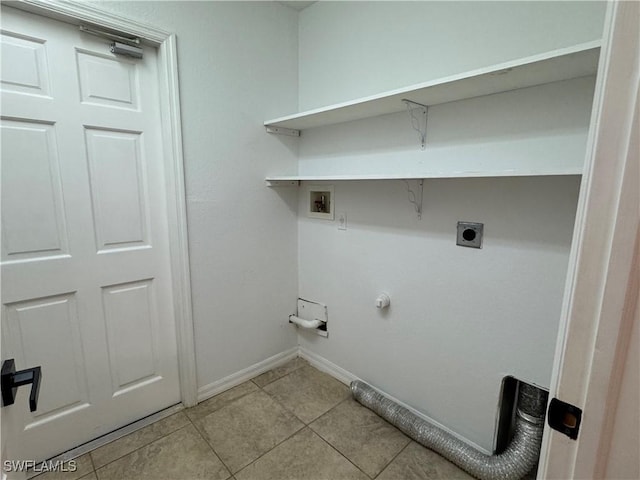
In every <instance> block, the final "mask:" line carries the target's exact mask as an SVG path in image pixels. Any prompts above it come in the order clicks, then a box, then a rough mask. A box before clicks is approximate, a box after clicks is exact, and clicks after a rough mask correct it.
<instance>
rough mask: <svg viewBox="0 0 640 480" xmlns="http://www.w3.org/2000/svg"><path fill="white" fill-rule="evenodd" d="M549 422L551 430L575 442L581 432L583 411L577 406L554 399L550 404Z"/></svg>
mask: <svg viewBox="0 0 640 480" xmlns="http://www.w3.org/2000/svg"><path fill="white" fill-rule="evenodd" d="M547 421H548V422H549V426H550V427H551V428H553V429H554V430H557V431H559V432H562V433H564V434H565V435H566V436H568V437H569V438H571V439H573V440H575V439H577V438H578V431H579V430H580V422H581V421H582V410H580V409H579V408H578V407H576V406H575V405H571V404H570V403H566V402H563V401H562V400H558V399H557V398H554V399H552V400H551V402H550V403H549V411H548V412H547Z"/></svg>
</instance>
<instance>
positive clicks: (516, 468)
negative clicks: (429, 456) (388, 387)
mask: <svg viewBox="0 0 640 480" xmlns="http://www.w3.org/2000/svg"><path fill="white" fill-rule="evenodd" d="M351 392H352V393H353V397H354V398H355V399H356V400H357V401H358V402H360V403H361V404H362V405H364V406H365V407H367V408H369V409H370V410H373V411H374V412H375V413H377V414H378V415H379V416H381V417H382V418H384V419H385V420H387V421H388V422H389V423H391V424H392V425H395V426H396V427H398V428H399V429H400V430H402V431H403V432H404V433H406V434H407V435H408V436H409V437H411V438H412V439H414V440H415V441H416V442H418V443H420V444H422V445H424V446H425V447H427V448H430V449H431V450H433V451H435V452H437V453H439V454H440V455H442V456H443V457H445V458H447V459H448V460H450V461H451V462H453V463H455V464H456V465H458V466H459V467H460V468H462V469H463V470H465V471H467V472H468V473H469V474H471V475H473V476H474V477H477V478H479V479H481V480H518V479H521V478H522V477H524V476H525V475H526V474H527V473H529V472H530V471H531V470H532V469H533V467H535V466H536V464H537V463H538V456H539V454H540V443H541V441H542V429H543V428H544V416H545V409H546V405H547V392H545V391H544V390H541V389H539V388H537V387H534V386H531V385H527V384H525V383H520V388H519V392H518V403H517V410H516V422H515V433H514V435H513V438H512V439H511V442H510V443H509V445H508V446H507V448H506V449H505V451H504V452H502V453H500V454H497V455H486V454H484V453H482V452H479V451H478V450H476V449H474V448H473V447H471V446H469V445H467V444H466V443H464V442H462V441H460V440H458V439H457V438H455V437H454V436H452V435H451V434H450V433H448V432H445V431H444V430H442V429H440V428H438V427H436V426H434V425H431V424H429V423H428V422H426V421H425V420H423V419H421V418H419V417H418V416H416V415H414V414H413V413H411V412H410V411H409V410H407V409H406V408H404V407H401V406H400V405H398V404H397V403H395V402H393V401H391V400H389V399H388V398H386V397H384V396H383V395H381V394H380V393H378V392H376V391H375V390H374V389H373V388H371V387H370V386H369V385H367V384H366V383H364V382H361V381H358V380H355V381H353V382H351Z"/></svg>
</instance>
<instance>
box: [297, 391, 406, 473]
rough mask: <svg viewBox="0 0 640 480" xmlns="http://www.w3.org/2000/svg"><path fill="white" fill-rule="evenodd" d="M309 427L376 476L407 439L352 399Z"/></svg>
mask: <svg viewBox="0 0 640 480" xmlns="http://www.w3.org/2000/svg"><path fill="white" fill-rule="evenodd" d="M309 426H310V427H311V428H312V429H313V430H314V431H315V432H316V433H317V434H318V435H320V436H321V437H322V438H324V439H325V440H326V441H327V442H329V443H330V444H331V445H333V447H335V448H336V449H337V450H338V451H339V452H340V453H342V454H343V455H344V456H345V457H347V458H348V459H349V460H351V461H352V462H353V463H354V464H356V465H357V466H358V467H360V469H361V470H362V471H363V472H365V473H366V474H367V475H369V476H370V477H375V476H376V475H378V474H379V473H380V472H381V471H382V469H383V468H384V467H386V466H387V464H388V463H389V462H390V461H391V460H393V458H394V457H395V456H396V455H397V454H398V453H400V451H401V450H402V449H403V448H404V447H406V446H407V444H408V443H409V441H410V439H409V438H408V437H406V436H405V435H404V434H403V433H402V432H400V430H398V429H397V428H395V427H394V426H393V425H391V424H389V423H387V422H386V421H384V420H383V419H382V418H380V417H379V416H378V415H376V414H375V413H373V412H372V411H371V410H369V409H368V408H365V407H363V406H362V405H360V404H359V403H358V402H356V401H355V400H352V399H348V400H345V401H344V402H342V403H341V404H340V405H338V406H337V407H335V408H333V409H331V410H330V411H329V412H327V413H326V414H324V415H323V416H322V417H320V418H319V419H317V420H316V421H315V422H313V423H312V424H310V425H309Z"/></svg>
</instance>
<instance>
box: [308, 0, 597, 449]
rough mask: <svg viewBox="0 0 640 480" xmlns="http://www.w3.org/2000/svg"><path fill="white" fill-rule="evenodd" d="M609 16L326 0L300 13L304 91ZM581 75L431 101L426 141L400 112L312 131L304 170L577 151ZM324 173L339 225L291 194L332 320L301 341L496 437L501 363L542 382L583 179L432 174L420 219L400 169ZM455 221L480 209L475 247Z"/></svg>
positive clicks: (397, 75) (445, 66)
mask: <svg viewBox="0 0 640 480" xmlns="http://www.w3.org/2000/svg"><path fill="white" fill-rule="evenodd" d="M603 15H604V6H603V5H602V4H599V3H574V2H557V3H548V2H539V3H538V2H536V3H529V2H513V3H511V2H498V3H484V2H469V3H460V2H443V3H439V2H414V3H411V2H410V3H398V2H390V3H387V2H353V3H351V2H326V3H325V2H320V3H317V4H314V5H312V6H311V7H309V8H307V9H305V10H304V11H302V12H301V14H300V30H299V36H300V37H299V42H300V51H299V58H300V62H299V68H300V71H299V79H300V85H299V92H300V100H299V102H300V107H301V109H305V108H311V107H315V106H319V105H323V104H329V103H334V102H338V101H342V100H348V99H351V98H357V97H361V96H364V95H367V94H371V93H375V92H379V91H382V90H386V89H389V88H395V87H401V86H405V85H409V84H412V83H417V82H421V81H424V80H428V79H430V78H434V77H437V76H441V75H446V74H450V73H454V72H459V71H464V70H468V69H472V68H477V67H480V66H484V65H488V64H492V63H497V62H503V61H507V60H510V59H513V58H515V57H519V56H525V55H531V54H535V53H539V52H543V51H546V50H551V49H555V48H560V47H563V46H569V45H572V44H576V43H581V42H586V41H591V40H594V39H597V38H598V37H599V36H600V35H601V28H602V21H603ZM592 90H593V79H578V80H574V81H571V82H569V83H559V84H554V85H547V86H541V87H536V88H533V89H526V90H521V91H518V92H509V93H506V94H501V95H499V96H493V97H486V98H482V99H471V100H465V101H463V102H456V103H452V104H448V105H442V106H439V107H435V108H432V109H430V118H429V122H430V124H429V125H430V126H429V130H428V133H427V143H428V146H427V150H426V151H425V152H421V151H420V150H419V146H418V143H417V134H415V132H413V131H411V129H410V128H409V126H408V122H409V121H408V118H407V117H406V116H404V118H403V116H402V115H401V114H397V115H395V116H394V115H391V116H386V117H378V118H376V119H371V120H368V121H365V122H352V123H350V124H342V125H337V126H334V127H326V128H323V129H318V130H314V131H310V132H305V135H304V136H303V137H301V139H300V142H301V143H300V157H301V161H300V172H301V173H319V172H320V171H321V170H323V169H326V168H330V169H331V171H332V173H354V170H357V169H359V168H369V169H372V170H373V169H376V168H387V169H389V170H393V169H396V168H397V169H404V168H405V167H408V168H411V169H415V168H420V165H421V163H424V164H426V163H427V162H429V161H436V162H460V163H461V164H466V165H469V164H473V162H474V161H475V162H477V164H480V163H481V162H482V161H484V160H492V159H496V158H499V160H500V161H501V162H504V164H508V163H509V162H510V161H514V162H518V161H526V162H533V163H535V162H542V163H544V162H551V161H560V160H562V159H566V158H569V162H568V163H574V164H580V162H581V161H582V159H583V156H584V149H585V139H586V132H587V128H588V123H589V113H590V105H591V95H592ZM334 186H335V207H336V210H337V211H338V212H340V211H343V212H346V213H347V222H348V230H347V231H344V232H343V231H338V230H337V224H336V223H335V222H330V221H323V220H315V219H309V218H307V217H306V215H305V213H304V211H305V208H306V205H307V201H306V197H305V196H304V195H301V198H300V199H299V232H298V238H299V265H300V266H299V294H300V296H301V297H303V298H308V299H310V300H316V301H319V302H323V303H326V304H327V305H328V311H329V322H330V323H329V325H330V327H329V330H330V333H329V338H328V339H325V338H322V337H319V336H314V335H308V334H302V335H301V337H300V344H301V346H302V347H304V348H306V349H308V350H310V351H311V352H313V353H316V354H319V355H321V356H323V357H325V358H326V359H328V360H329V361H331V362H333V363H335V364H337V365H339V366H340V367H342V368H344V369H346V370H348V371H350V372H352V373H354V374H355V375H357V376H359V377H361V378H363V379H364V380H365V381H368V382H370V383H371V384H373V385H375V386H377V387H379V388H381V389H382V390H384V391H386V392H388V393H389V394H391V395H393V396H395V397H396V398H398V399H400V400H402V401H404V402H405V403H407V404H409V405H411V406H412V407H414V408H416V409H418V410H419V411H421V412H423V413H424V414H426V415H428V416H430V417H431V418H433V419H435V420H436V421H438V422H440V423H442V424H444V425H445V426H447V427H448V428H450V429H452V430H453V431H455V432H457V433H458V434H460V435H462V436H463V437H464V438H466V439H468V440H469V441H471V442H473V443H475V444H477V445H479V446H480V447H481V448H483V449H485V450H491V449H492V448H493V438H494V430H495V428H494V427H495V416H496V408H497V402H498V393H499V389H500V382H501V380H502V377H503V376H505V375H514V376H516V377H518V378H521V379H523V380H526V381H530V382H533V383H536V384H539V385H543V386H548V382H549V378H550V374H551V364H552V360H553V353H554V347H555V339H556V335H557V325H558V319H559V314H560V305H561V300H562V292H563V286H564V280H565V276H566V267H567V263H568V254H569V248H570V242H571V234H572V230H573V221H574V215H575V208H576V203H577V196H578V188H579V178H578V177H529V178H501V179H497V178H494V179H491V178H488V179H450V180H427V181H426V182H425V187H424V193H425V198H424V215H423V219H422V220H420V221H418V220H417V219H416V216H415V213H414V211H413V209H412V206H411V205H410V204H409V202H408V200H407V192H406V187H405V185H404V184H403V182H401V181H384V182H335V183H334ZM305 188H306V187H303V188H301V190H300V191H301V192H304V191H305ZM459 220H460V221H478V222H483V223H484V224H485V239H484V246H483V249H481V250H474V249H468V248H462V247H457V246H456V245H455V228H456V222H457V221H459ZM381 291H387V292H389V293H390V295H391V298H392V307H391V309H390V310H389V311H388V312H386V313H382V312H379V311H377V310H376V308H375V307H374V299H375V297H376V295H377V294H378V293H379V292H381Z"/></svg>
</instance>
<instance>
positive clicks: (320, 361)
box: [299, 347, 493, 455]
mask: <svg viewBox="0 0 640 480" xmlns="http://www.w3.org/2000/svg"><path fill="white" fill-rule="evenodd" d="M299 356H300V357H301V358H304V359H305V360H306V361H307V362H309V363H310V364H311V365H313V366H314V367H316V368H317V369H318V370H321V371H323V372H325V373H327V374H329V375H331V376H332V377H333V378H335V379H336V380H338V381H340V382H342V383H344V384H346V385H349V384H350V383H351V382H352V381H353V380H361V381H363V382H364V380H362V379H360V378H358V376H357V375H354V374H353V373H351V372H349V371H348V370H345V369H344V368H342V367H339V366H338V365H336V364H335V363H333V362H330V361H329V360H327V359H326V358H324V357H321V356H320V355H318V354H317V353H314V352H311V351H310V350H307V349H306V348H303V347H300V355H299ZM365 383H367V382H365ZM367 385H369V384H368V383H367ZM369 386H370V387H371V388H373V389H374V390H375V391H377V392H378V393H380V394H381V395H383V396H385V397H387V398H388V399H389V400H391V401H392V402H395V403H397V404H398V405H400V406H402V407H404V408H406V409H407V410H409V411H410V412H411V413H413V414H414V415H416V416H417V417H419V418H421V419H422V420H424V421H426V422H428V423H430V424H431V425H434V426H436V427H438V428H439V429H441V430H444V431H445V432H447V433H449V434H451V435H452V436H454V437H455V438H457V439H458V440H460V441H461V442H464V443H466V444H467V445H469V446H471V447H473V448H475V449H476V450H478V451H480V452H482V453H484V454H485V455H491V454H492V453H493V452H490V451H488V450H487V449H485V448H483V447H481V446H480V445H478V444H477V443H475V442H472V441H471V440H469V439H467V438H465V437H463V436H462V435H460V434H458V433H456V432H454V431H453V430H451V429H449V428H447V427H446V426H444V425H442V424H441V423H439V422H437V421H435V420H434V419H433V418H431V417H429V416H427V415H425V414H424V413H422V412H420V411H418V410H416V409H415V408H413V407H411V406H410V405H407V404H406V403H404V402H401V401H400V400H398V399H397V398H395V397H393V396H391V395H389V394H388V393H386V392H383V391H382V390H380V389H379V388H376V387H375V386H373V385H369Z"/></svg>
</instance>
